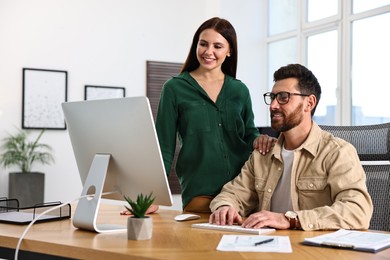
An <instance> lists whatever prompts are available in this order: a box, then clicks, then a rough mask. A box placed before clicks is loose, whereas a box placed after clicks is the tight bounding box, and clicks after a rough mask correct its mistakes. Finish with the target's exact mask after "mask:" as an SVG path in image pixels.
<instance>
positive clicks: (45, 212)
mask: <svg viewBox="0 0 390 260" xmlns="http://www.w3.org/2000/svg"><path fill="white" fill-rule="evenodd" d="M117 192H118V191H110V192H104V193H102V194H101V195H102V196H103V195H108V194H114V193H117ZM92 196H94V195H92V194H87V195H84V196H80V197H78V198H76V199H74V200H70V201H68V202H64V203H62V204H60V205H57V206H55V207H53V208H50V209H48V210H45V211H44V212H42V213H41V214H39V215H38V216H37V217H36V218H34V219H33V220H32V221H31V222H30V223H29V224H28V226H27V227H26V229H25V230H24V232H23V234H22V235H21V236H20V238H19V241H18V244H17V245H16V248H15V256H14V259H15V260H18V254H19V249H20V246H21V244H22V240H23V238H24V237H25V236H26V234H27V232H28V230H29V229H30V228H31V227H32V225H33V224H34V223H35V222H36V221H37V220H38V219H40V218H41V217H42V216H44V215H45V214H47V213H49V212H50V211H52V210H55V209H58V208H61V207H63V206H65V205H67V204H72V203H73V202H76V201H78V200H80V199H83V198H87V197H92Z"/></svg>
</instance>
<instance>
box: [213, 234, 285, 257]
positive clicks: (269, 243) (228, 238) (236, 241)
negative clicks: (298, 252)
mask: <svg viewBox="0 0 390 260" xmlns="http://www.w3.org/2000/svg"><path fill="white" fill-rule="evenodd" d="M217 250H218V251H236V252H274V253H291V252H292V248H291V243H290V238H289V237H288V236H256V235H223V237H222V238H221V241H219V244H218V246H217Z"/></svg>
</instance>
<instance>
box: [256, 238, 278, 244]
mask: <svg viewBox="0 0 390 260" xmlns="http://www.w3.org/2000/svg"><path fill="white" fill-rule="evenodd" d="M272 241H274V239H273V238H270V239H266V240H263V241H260V242H256V243H255V246H259V245H262V244H265V243H269V242H272Z"/></svg>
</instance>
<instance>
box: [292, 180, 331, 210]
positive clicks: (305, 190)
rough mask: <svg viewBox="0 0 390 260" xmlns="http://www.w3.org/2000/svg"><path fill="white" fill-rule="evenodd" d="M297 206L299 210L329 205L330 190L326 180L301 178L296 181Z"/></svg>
mask: <svg viewBox="0 0 390 260" xmlns="http://www.w3.org/2000/svg"><path fill="white" fill-rule="evenodd" d="M297 189H298V204H299V208H300V209H302V210H304V209H313V208H316V207H322V206H326V205H329V206H330V205H331V204H332V200H331V196H330V188H329V185H328V179H327V178H319V177H316V178H302V179H299V180H298V183H297Z"/></svg>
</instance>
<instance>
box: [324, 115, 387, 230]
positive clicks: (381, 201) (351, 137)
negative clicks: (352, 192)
mask: <svg viewBox="0 0 390 260" xmlns="http://www.w3.org/2000/svg"><path fill="white" fill-rule="evenodd" d="M320 127H321V128H322V129H323V130H325V131H328V132H330V133H332V134H333V135H334V136H337V137H340V138H342V139H344V140H346V141H348V142H350V143H351V144H353V145H354V146H355V148H356V150H357V153H358V155H359V158H360V161H362V164H363V168H364V170H365V172H366V176H367V182H366V183H367V188H368V192H369V193H370V195H371V198H372V202H373V204H374V213H373V216H372V218H371V222H370V229H374V230H384V231H390V123H384V124H377V125H364V126H326V125H321V126H320Z"/></svg>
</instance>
